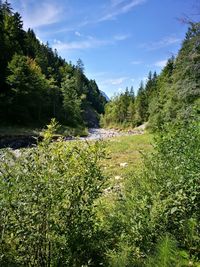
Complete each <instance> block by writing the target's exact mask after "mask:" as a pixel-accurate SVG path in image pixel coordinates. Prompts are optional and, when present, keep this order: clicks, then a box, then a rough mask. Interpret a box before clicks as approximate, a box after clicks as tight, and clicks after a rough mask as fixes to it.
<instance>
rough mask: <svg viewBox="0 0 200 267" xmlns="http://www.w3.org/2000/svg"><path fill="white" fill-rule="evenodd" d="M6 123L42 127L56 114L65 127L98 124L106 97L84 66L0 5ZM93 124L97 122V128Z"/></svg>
mask: <svg viewBox="0 0 200 267" xmlns="http://www.w3.org/2000/svg"><path fill="white" fill-rule="evenodd" d="M0 43H1V46H0V62H1V72H0V107H1V114H0V120H1V123H2V124H3V123H4V124H5V125H20V126H28V127H31V126H32V127H43V126H44V125H46V124H47V123H49V122H50V119H51V118H56V120H57V121H59V122H60V123H61V124H63V125H69V126H74V127H75V126H77V125H90V126H91V125H93V124H94V125H97V126H98V120H99V114H101V113H102V112H103V111H104V105H105V103H106V99H105V97H104V96H103V95H102V93H101V92H100V91H99V88H98V86H97V84H96V82H95V80H88V79H87V77H86V76H85V75H84V64H83V62H82V61H81V59H79V60H78V61H77V64H76V65H73V64H72V63H67V62H66V61H65V60H64V59H62V58H61V57H60V56H58V53H57V51H56V50H55V51H53V50H52V49H51V48H50V47H49V45H48V43H47V44H43V43H41V42H40V41H39V40H38V39H37V37H36V35H35V33H34V31H33V30H32V29H28V30H27V31H24V30H23V22H22V18H21V16H20V14H19V13H17V12H14V11H13V10H12V7H11V5H10V4H9V3H8V2H7V1H6V2H5V3H3V4H1V6H0ZM94 125H93V126H94Z"/></svg>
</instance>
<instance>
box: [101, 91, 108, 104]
mask: <svg viewBox="0 0 200 267" xmlns="http://www.w3.org/2000/svg"><path fill="white" fill-rule="evenodd" d="M100 93H101V94H102V96H103V97H105V99H106V101H107V102H109V101H110V98H109V97H108V96H107V94H106V93H104V92H103V91H101V90H100Z"/></svg>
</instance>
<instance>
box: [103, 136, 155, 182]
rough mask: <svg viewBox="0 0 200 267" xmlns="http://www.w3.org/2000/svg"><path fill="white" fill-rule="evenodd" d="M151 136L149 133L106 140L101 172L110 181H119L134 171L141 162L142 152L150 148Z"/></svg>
mask: <svg viewBox="0 0 200 267" xmlns="http://www.w3.org/2000/svg"><path fill="white" fill-rule="evenodd" d="M152 140H153V136H152V135H151V134H149V133H145V134H142V135H130V136H122V137H116V138H112V139H110V140H109V141H107V144H106V149H107V157H106V159H104V160H103V162H102V166H103V172H104V173H105V174H106V175H107V176H108V177H109V178H110V179H111V183H113V182H114V184H116V183H121V181H123V179H124V178H125V177H127V176H128V175H131V173H133V172H136V171H137V170H138V169H139V168H140V167H141V163H142V153H145V152H149V151H151V150H152V145H151V142H152Z"/></svg>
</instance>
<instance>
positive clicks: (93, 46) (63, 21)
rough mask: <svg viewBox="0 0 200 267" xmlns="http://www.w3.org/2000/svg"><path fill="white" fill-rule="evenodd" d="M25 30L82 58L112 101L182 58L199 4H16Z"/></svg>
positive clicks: (84, 0) (24, 0)
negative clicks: (178, 56) (189, 22)
mask: <svg viewBox="0 0 200 267" xmlns="http://www.w3.org/2000/svg"><path fill="white" fill-rule="evenodd" d="M9 2H11V4H12V7H13V8H14V10H15V11H18V12H19V13H20V14H21V15H22V18H23V21H24V28H25V29H27V28H29V27H30V28H32V29H34V31H35V33H36V35H37V37H38V38H39V39H40V40H41V41H42V42H43V43H46V42H47V41H48V42H49V44H50V46H51V47H52V48H55V49H57V50H58V53H59V55H61V56H62V57H64V58H65V59H66V60H67V61H72V63H74V64H75V63H76V61H77V60H78V58H81V59H82V60H83V62H84V65H85V74H86V76H87V77H88V78H90V79H95V80H96V82H97V84H98V86H99V88H100V89H101V90H103V91H104V92H105V93H106V94H107V95H108V96H109V97H111V96H112V95H113V94H114V93H118V92H120V91H122V90H124V89H125V88H126V87H127V86H129V87H130V86H132V85H133V87H134V89H135V91H137V89H138V86H139V84H140V81H141V80H144V81H145V79H146V77H147V75H148V72H149V71H150V70H152V71H154V70H155V71H157V72H158V73H159V72H160V71H161V69H162V68H163V67H164V65H165V63H166V60H167V59H168V58H169V57H171V56H172V55H176V54H177V52H178V50H179V48H180V45H181V42H182V40H183V38H184V36H185V33H186V30H187V25H186V24H184V23H181V22H180V18H183V17H185V16H188V17H190V18H192V19H194V20H198V19H199V18H198V15H195V14H196V13H198V7H199V0H56V1H54V0H10V1H9Z"/></svg>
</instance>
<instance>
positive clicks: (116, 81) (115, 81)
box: [102, 77, 128, 85]
mask: <svg viewBox="0 0 200 267" xmlns="http://www.w3.org/2000/svg"><path fill="white" fill-rule="evenodd" d="M127 79H128V77H119V78H112V79H107V80H104V81H103V82H102V84H104V85H105V84H106V85H120V84H122V83H123V82H124V81H126V80H127Z"/></svg>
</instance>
